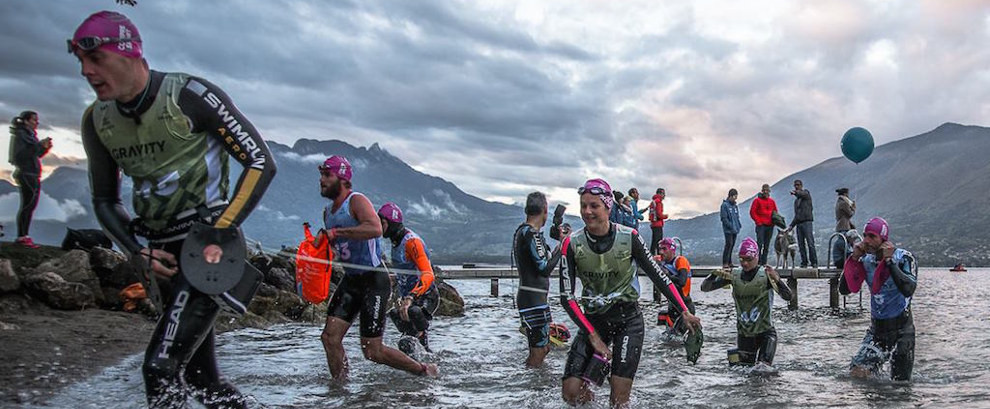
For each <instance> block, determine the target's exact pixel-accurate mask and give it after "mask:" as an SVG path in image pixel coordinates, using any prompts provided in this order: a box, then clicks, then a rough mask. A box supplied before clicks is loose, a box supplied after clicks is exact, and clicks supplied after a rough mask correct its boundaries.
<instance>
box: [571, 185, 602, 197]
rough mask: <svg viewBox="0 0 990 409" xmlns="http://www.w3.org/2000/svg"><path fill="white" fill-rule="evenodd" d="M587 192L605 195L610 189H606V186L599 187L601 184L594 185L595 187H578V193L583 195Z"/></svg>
mask: <svg viewBox="0 0 990 409" xmlns="http://www.w3.org/2000/svg"><path fill="white" fill-rule="evenodd" d="M585 193H591V194H593V195H604V194H606V193H608V191H606V190H605V189H604V188H602V187H599V186H594V187H590V188H586V187H584V186H581V187H579V188H578V194H579V195H583V194H585Z"/></svg>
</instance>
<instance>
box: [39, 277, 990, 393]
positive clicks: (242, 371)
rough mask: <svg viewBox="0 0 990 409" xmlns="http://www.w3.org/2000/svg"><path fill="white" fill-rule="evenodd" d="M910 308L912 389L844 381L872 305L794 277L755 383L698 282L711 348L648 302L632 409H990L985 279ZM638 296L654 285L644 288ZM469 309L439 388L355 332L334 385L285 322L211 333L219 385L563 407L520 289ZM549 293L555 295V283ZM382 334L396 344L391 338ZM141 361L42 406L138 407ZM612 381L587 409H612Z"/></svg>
mask: <svg viewBox="0 0 990 409" xmlns="http://www.w3.org/2000/svg"><path fill="white" fill-rule="evenodd" d="M920 276H921V277H920V280H919V281H920V283H919V286H918V290H917V293H916V296H915V298H914V301H913V309H914V316H915V326H916V329H917V345H916V348H915V366H914V379H913V380H912V381H911V382H910V383H908V384H898V383H893V382H890V381H887V380H881V379H871V380H860V379H852V378H850V377H849V376H848V365H849V360H850V357H851V356H852V355H853V354H854V353H855V352H856V350H857V348H858V347H859V343H860V341H861V340H862V338H863V334H864V332H865V331H866V329H867V327H868V326H869V312H868V308H869V298H868V297H864V300H863V307H864V309H863V310H862V311H860V309H859V307H858V303H857V301H858V297H857V296H855V295H853V296H850V297H849V299H848V301H849V303H850V304H849V305H848V308H847V309H846V310H845V311H844V313H842V314H839V315H833V314H830V313H829V310H828V284H827V281H825V280H801V281H800V286H799V287H800V288H799V297H800V302H801V308H800V309H799V310H798V311H788V310H787V309H786V305H784V303H782V302H778V303H777V304H778V305H777V306H776V308H775V311H774V318H775V324H776V327H777V333H778V336H779V345H778V349H777V356H776V359H775V362H774V363H775V365H776V366H777V367H778V369H779V370H780V375H779V376H777V377H770V378H755V377H749V376H747V375H746V374H745V372H743V371H737V370H733V369H730V368H729V367H728V365H727V363H726V359H725V351H726V349H729V348H731V347H733V346H734V344H735V322H734V309H733V305H732V299H731V295H730V291H729V290H727V289H724V290H718V291H715V292H710V293H702V292H701V291H700V289H699V286H700V283H701V279H695V280H694V289H693V291H692V296H693V297H694V300H695V303H696V304H697V306H698V316H700V317H701V319H702V321H703V324H704V327H705V336H706V339H705V348H704V350H703V352H702V356H701V359H700V360H699V362H698V364H697V365H696V366H691V365H688V364H687V363H686V361H685V359H684V351H683V348H681V347H675V346H669V345H664V344H662V343H661V342H659V339H660V337H661V332H662V331H661V329H660V328H659V327H657V326H656V325H655V321H653V320H651V319H650V318H649V317H650V316H651V315H652V316H654V317H655V312H656V307H655V306H653V305H650V304H649V303H648V302H647V300H646V299H645V298H644V299H642V300H641V305H643V306H644V309H645V310H646V316H647V324H648V325H647V334H646V342H645V345H644V351H643V358H642V360H641V364H640V368H639V372H638V374H637V377H636V380H635V384H634V386H633V393H632V405H633V406H634V407H640V408H656V407H676V408H708V407H761V408H762V407H769V408H794V407H816V408H817V407H845V406H848V407H883V408H887V407H966V408H973V407H990V391H988V390H987V386H988V385H990V351H988V347H990V321H988V311H990V269H980V268H971V269H970V270H969V272H966V273H949V272H948V271H947V270H946V269H922V270H921V274H920ZM642 281H643V288H644V294H649V293H650V292H649V290H651V285H650V283H649V280H646V279H642ZM451 283H452V284H453V285H454V286H455V287H457V288H458V290H459V291H460V292H461V293H462V295H463V296H464V299H465V302H466V304H467V305H466V307H467V308H466V315H465V316H464V317H459V318H447V317H440V318H437V319H436V320H434V321H433V329H432V333H431V336H430V340H431V346H432V347H433V349H434V350H435V351H437V353H436V354H435V355H434V356H433V357H432V358H431V360H432V361H434V362H436V363H438V364H439V366H440V370H441V376H440V377H439V378H438V379H426V378H420V377H415V376H412V375H408V374H406V373H403V372H400V371H396V370H392V369H390V368H388V367H385V366H382V365H377V364H373V363H371V362H369V361H366V360H364V359H363V358H362V357H361V353H360V350H359V346H358V337H357V328H356V325H355V326H354V327H352V330H351V331H350V333H349V334H348V335H347V337H346V339H345V340H344V343H345V349H346V351H347V354H348V356H349V358H350V363H351V372H350V381H349V382H348V383H346V384H343V385H333V384H331V382H330V375H329V371H328V370H327V366H326V359H325V355H324V352H323V348H322V346H321V344H320V340H319V334H320V331H321V329H322V324H316V323H311V324H290V325H280V326H276V327H273V328H270V329H266V330H256V329H246V330H239V331H233V332H228V333H225V334H221V335H220V336H218V344H219V346H218V355H219V360H220V365H221V368H222V370H223V372H224V373H225V375H226V376H227V377H228V378H230V379H231V380H232V381H233V383H234V384H236V385H237V386H238V387H239V388H240V389H241V390H242V391H244V392H245V393H247V394H250V395H251V396H253V398H254V399H256V400H257V402H258V403H257V404H256V405H254V406H258V407H269V408H328V407H347V408H359V407H396V408H400V407H402V408H404V407H444V408H458V407H463V408H545V407H551V408H554V407H566V405H564V404H563V402H562V401H561V400H560V385H561V379H560V377H561V375H562V373H563V366H564V361H565V359H566V355H567V351H566V349H559V350H555V351H552V352H551V353H550V355H549V356H548V357H547V362H546V365H545V366H544V367H543V368H540V369H536V370H528V369H524V368H523V365H522V363H523V360H524V359H525V357H526V344H525V340H524V338H523V336H522V335H521V334H520V333H519V332H518V330H517V328H518V326H519V322H518V318H517V315H516V311H515V307H514V305H513V299H514V296H515V288H516V287H515V286H516V282H515V281H514V280H505V279H503V280H501V294H502V296H501V297H498V298H493V297H490V296H489V292H490V283H489V281H488V280H452V281H451ZM552 287H554V288H555V287H556V284H555V282H554V285H553V286H552ZM551 304H552V305H554V309H553V313H554V318H555V321H558V322H564V323H566V325H567V326H568V327H569V328H571V330H572V332H573V333H575V334H576V332H577V331H576V326H575V325H574V324H573V323H571V322H570V320H569V319H568V318H567V316H566V314H565V313H564V312H563V311H562V310H561V309H560V308H559V307H558V306H557V305H556V300H552V301H551ZM389 325H390V327H389V329H388V330H387V331H386V335H385V338H386V343H389V344H392V345H394V343H395V341H396V339H397V338H396V332H395V331H394V328H392V327H391V323H390V324H389ZM140 364H141V356H140V355H136V356H132V357H129V358H127V359H126V360H124V361H123V362H122V363H121V364H120V365H117V366H115V367H111V368H108V369H107V370H106V371H104V372H103V373H102V374H100V375H98V376H95V377H93V378H91V379H89V380H87V381H85V382H81V383H79V384H76V385H72V386H69V387H68V388H66V389H65V390H64V393H62V394H61V395H59V396H57V397H56V398H55V399H53V400H52V401H50V402H49V403H48V404H47V405H46V406H42V407H57V408H70V407H71V408H134V407H144V394H143V391H144V386H143V384H142V381H141V374H140ZM607 405H608V389H607V384H606V385H605V387H603V388H598V390H597V398H596V401H595V404H594V405H592V406H591V407H607Z"/></svg>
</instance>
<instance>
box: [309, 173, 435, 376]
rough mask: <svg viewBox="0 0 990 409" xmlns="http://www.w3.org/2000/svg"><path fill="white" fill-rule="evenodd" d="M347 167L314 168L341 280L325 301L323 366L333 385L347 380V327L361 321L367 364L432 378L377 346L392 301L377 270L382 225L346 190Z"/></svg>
mask: <svg viewBox="0 0 990 409" xmlns="http://www.w3.org/2000/svg"><path fill="white" fill-rule="evenodd" d="M353 169H354V168H353V167H352V166H351V163H350V162H349V161H348V160H347V158H344V157H343V156H337V155H334V156H331V157H329V158H327V160H326V161H324V162H323V164H322V165H320V166H319V171H320V195H322V196H323V197H325V198H327V199H330V201H331V202H330V203H329V204H327V206H326V208H324V209H323V222H324V224H325V225H326V234H327V238H328V239H329V240H330V243H331V244H332V245H333V248H334V254H336V256H335V257H334V263H338V261H339V262H340V263H341V264H342V265H343V266H344V278H343V279H342V280H341V282H340V285H338V286H337V291H335V292H334V293H333V296H332V297H330V304H329V306H328V307H327V322H326V325H325V326H324V327H323V333H322V334H321V335H320V340H321V341H322V342H323V349H324V351H326V354H327V366H329V367H330V374H331V376H333V378H334V379H338V380H339V379H344V378H346V377H347V356H346V355H345V354H344V344H343V341H344V335H345V334H346V333H347V330H348V329H350V327H351V323H353V322H354V320H355V319H356V318H358V317H360V319H361V352H362V353H363V354H364V357H365V358H366V359H369V360H371V361H374V362H377V363H380V364H385V365H388V366H391V367H393V368H396V369H401V370H404V371H406V372H410V373H413V374H417V375H430V376H435V375H436V374H437V366H436V365H435V364H425V363H419V362H416V361H415V360H413V359H412V358H410V357H409V356H408V355H406V354H404V353H402V351H399V350H397V349H394V348H389V347H387V346H385V344H384V343H382V335H383V334H384V333H385V306H386V304H388V300H389V298H390V297H391V296H392V283H391V282H390V280H389V277H388V273H387V272H385V271H384V270H383V269H380V267H381V265H382V260H381V251H382V250H381V248H380V246H379V239H380V238H381V236H382V222H381V220H380V219H379V217H378V215H377V214H375V208H374V207H373V206H372V204H371V201H370V200H368V198H367V197H366V196H364V195H363V194H361V193H358V192H355V191H353V190H352V189H351V174H352V172H353Z"/></svg>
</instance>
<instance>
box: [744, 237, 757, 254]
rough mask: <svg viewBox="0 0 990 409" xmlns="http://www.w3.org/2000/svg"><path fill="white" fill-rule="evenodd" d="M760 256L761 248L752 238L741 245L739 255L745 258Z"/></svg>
mask: <svg viewBox="0 0 990 409" xmlns="http://www.w3.org/2000/svg"><path fill="white" fill-rule="evenodd" d="M759 254H760V246H759V245H758V244H756V240H753V238H752V237H747V238H745V239H743V241H742V244H740V245H739V255H740V256H743V257H756V256H757V255H759Z"/></svg>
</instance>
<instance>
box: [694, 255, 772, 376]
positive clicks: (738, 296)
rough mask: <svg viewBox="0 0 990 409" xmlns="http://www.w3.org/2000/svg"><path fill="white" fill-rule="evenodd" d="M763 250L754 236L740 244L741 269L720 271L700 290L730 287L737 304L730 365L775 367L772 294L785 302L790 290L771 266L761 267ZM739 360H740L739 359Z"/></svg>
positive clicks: (706, 290) (712, 275)
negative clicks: (734, 344) (734, 347)
mask: <svg viewBox="0 0 990 409" xmlns="http://www.w3.org/2000/svg"><path fill="white" fill-rule="evenodd" d="M760 254H761V253H760V248H759V246H758V245H757V243H756V240H753V238H751V237H747V238H746V239H744V240H743V242H742V244H740V245H739V266H740V268H739V269H723V270H717V271H716V273H713V274H711V275H709V276H708V277H706V278H705V281H702V282H701V291H705V292H708V291H715V290H717V289H719V288H722V287H725V286H728V285H731V286H732V300H733V301H734V302H735V305H736V347H737V349H736V350H735V351H732V350H730V351H729V363H730V364H742V365H753V364H756V363H758V362H759V363H762V364H764V365H766V366H771V365H773V358H774V355H776V353H777V330H776V329H775V328H774V326H773V291H777V294H779V295H780V297H781V298H783V299H784V300H788V301H789V300H790V299H791V290H790V288H788V287H787V286H786V285H783V284H781V283H780V276H779V275H777V272H776V271H774V270H773V268H771V267H770V266H766V265H763V266H761V265H760V264H759V262H760ZM737 358H738V360H737Z"/></svg>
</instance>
